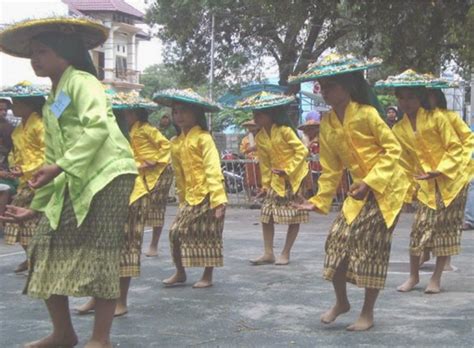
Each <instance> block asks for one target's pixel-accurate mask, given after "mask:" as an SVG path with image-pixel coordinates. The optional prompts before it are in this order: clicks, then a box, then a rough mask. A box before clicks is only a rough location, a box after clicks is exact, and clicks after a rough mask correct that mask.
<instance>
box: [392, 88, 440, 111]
mask: <svg viewBox="0 0 474 348" xmlns="http://www.w3.org/2000/svg"><path fill="white" fill-rule="evenodd" d="M403 90H406V91H409V92H411V93H413V94H414V95H416V97H417V98H418V100H419V101H420V104H421V107H422V108H423V109H426V110H431V109H432V107H431V105H430V103H429V100H428V90H427V89H426V88H425V87H397V88H395V96H396V97H399V96H400V92H401V91H403Z"/></svg>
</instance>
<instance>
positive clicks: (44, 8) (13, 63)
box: [0, 0, 162, 86]
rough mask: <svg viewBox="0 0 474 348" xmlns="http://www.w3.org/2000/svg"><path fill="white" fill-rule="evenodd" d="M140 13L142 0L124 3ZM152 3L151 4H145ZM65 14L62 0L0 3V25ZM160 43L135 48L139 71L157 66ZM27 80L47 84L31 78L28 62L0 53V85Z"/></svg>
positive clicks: (148, 42)
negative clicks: (150, 66)
mask: <svg viewBox="0 0 474 348" xmlns="http://www.w3.org/2000/svg"><path fill="white" fill-rule="evenodd" d="M126 1H127V2H128V3H130V4H131V5H133V6H135V7H136V8H138V9H139V10H141V11H144V10H145V4H144V3H145V1H144V0H126ZM148 2H149V3H151V1H148ZM64 13H67V6H66V5H65V4H64V3H63V2H62V1H61V0H0V24H2V25H4V24H8V23H11V22H16V21H20V20H23V19H27V18H36V17H46V16H50V15H54V14H64ZM161 52H162V49H161V44H160V41H159V40H158V39H156V38H153V39H152V40H150V41H142V42H140V44H139V47H138V70H140V71H143V69H145V68H146V67H147V66H149V65H153V64H157V63H160V62H161V60H162V55H161ZM23 80H28V81H31V82H34V83H43V84H49V80H48V79H45V78H39V77H37V76H35V75H34V73H33V70H32V69H31V66H30V63H29V59H22V58H16V57H12V56H8V55H6V54H4V53H1V52H0V86H8V85H13V84H15V83H17V82H19V81H23Z"/></svg>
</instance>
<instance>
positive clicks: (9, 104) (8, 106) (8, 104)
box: [0, 98, 12, 109]
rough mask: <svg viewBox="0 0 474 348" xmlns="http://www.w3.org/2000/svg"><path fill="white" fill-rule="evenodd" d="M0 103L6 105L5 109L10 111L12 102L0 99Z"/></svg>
mask: <svg viewBox="0 0 474 348" xmlns="http://www.w3.org/2000/svg"><path fill="white" fill-rule="evenodd" d="M0 103H5V104H7V109H10V108H11V107H12V102H11V101H9V100H8V99H4V98H0Z"/></svg>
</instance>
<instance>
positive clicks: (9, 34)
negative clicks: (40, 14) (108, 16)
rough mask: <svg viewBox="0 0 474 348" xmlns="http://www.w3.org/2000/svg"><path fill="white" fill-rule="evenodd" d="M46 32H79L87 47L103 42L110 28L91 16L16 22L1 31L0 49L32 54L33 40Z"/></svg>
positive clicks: (25, 54) (19, 53)
mask: <svg viewBox="0 0 474 348" xmlns="http://www.w3.org/2000/svg"><path fill="white" fill-rule="evenodd" d="M46 32H58V33H65V34H73V33H75V34H78V35H79V36H80V37H81V39H82V41H83V42H84V46H85V48H86V49H88V50H89V49H92V48H94V47H97V46H100V45H101V44H103V43H104V42H105V41H106V40H107V38H108V36H109V29H108V28H107V27H105V26H103V25H102V24H101V23H100V22H98V21H96V20H93V19H91V18H89V17H81V16H77V17H49V18H40V19H29V20H25V21H21V22H18V23H14V24H12V25H9V26H7V27H6V28H4V29H3V30H2V31H0V50H1V51H2V52H5V53H7V54H10V55H12V56H17V57H23V58H29V57H30V56H31V48H30V47H31V40H32V39H33V38H34V37H35V36H37V35H39V34H41V33H46Z"/></svg>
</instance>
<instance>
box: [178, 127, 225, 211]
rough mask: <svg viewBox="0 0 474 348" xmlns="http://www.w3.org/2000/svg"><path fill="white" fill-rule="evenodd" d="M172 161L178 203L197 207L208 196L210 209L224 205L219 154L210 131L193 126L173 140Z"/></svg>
mask: <svg viewBox="0 0 474 348" xmlns="http://www.w3.org/2000/svg"><path fill="white" fill-rule="evenodd" d="M171 160H172V163H173V169H174V172H175V177H176V189H177V193H178V198H179V201H180V203H184V202H186V203H188V204H189V205H198V204H199V203H201V202H202V201H203V200H204V198H206V196H207V195H209V197H210V204H211V208H215V207H217V206H219V205H221V204H224V203H227V195H226V193H225V187H224V176H223V175H222V171H221V165H220V158H219V153H218V151H217V148H216V145H215V144H214V140H212V137H211V135H210V134H209V132H207V131H204V130H202V129H201V127H199V126H195V127H193V128H191V129H190V130H189V132H188V134H186V135H185V134H184V133H181V135H179V136H178V137H176V138H174V139H173V140H172V141H171Z"/></svg>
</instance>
